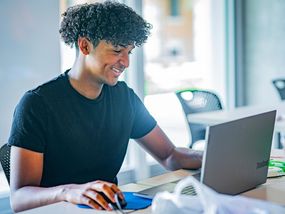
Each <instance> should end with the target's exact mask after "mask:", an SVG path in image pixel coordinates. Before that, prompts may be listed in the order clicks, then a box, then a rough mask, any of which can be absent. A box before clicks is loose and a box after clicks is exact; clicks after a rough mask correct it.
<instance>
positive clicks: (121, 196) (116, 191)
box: [111, 184, 125, 200]
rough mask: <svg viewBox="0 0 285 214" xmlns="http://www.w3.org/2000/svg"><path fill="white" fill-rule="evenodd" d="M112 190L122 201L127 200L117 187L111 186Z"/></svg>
mask: <svg viewBox="0 0 285 214" xmlns="http://www.w3.org/2000/svg"><path fill="white" fill-rule="evenodd" d="M111 189H112V190H113V191H114V192H115V193H117V194H118V195H119V197H120V198H121V199H122V200H123V199H125V196H124V194H123V193H122V191H121V190H120V189H119V188H118V186H117V185H115V184H111Z"/></svg>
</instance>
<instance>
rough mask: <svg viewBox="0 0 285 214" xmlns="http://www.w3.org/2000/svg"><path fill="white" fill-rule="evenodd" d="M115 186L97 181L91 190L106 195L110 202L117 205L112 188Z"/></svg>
mask: <svg viewBox="0 0 285 214" xmlns="http://www.w3.org/2000/svg"><path fill="white" fill-rule="evenodd" d="M113 185H115V184H112V183H109V182H104V181H97V182H95V183H93V184H92V185H91V188H90V189H93V190H95V191H96V192H102V194H104V195H106V196H107V198H108V199H110V201H112V202H113V203H115V202H116V201H115V193H116V191H114V190H113V189H112V186H113ZM115 186H116V185H115Z"/></svg>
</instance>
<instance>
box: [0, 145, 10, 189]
mask: <svg viewBox="0 0 285 214" xmlns="http://www.w3.org/2000/svg"><path fill="white" fill-rule="evenodd" d="M10 151H11V147H10V146H9V145H8V144H7V143H6V144H4V145H3V146H2V147H1V148H0V162H1V166H2V168H3V170H4V173H5V176H6V178H7V181H8V183H9V184H10Z"/></svg>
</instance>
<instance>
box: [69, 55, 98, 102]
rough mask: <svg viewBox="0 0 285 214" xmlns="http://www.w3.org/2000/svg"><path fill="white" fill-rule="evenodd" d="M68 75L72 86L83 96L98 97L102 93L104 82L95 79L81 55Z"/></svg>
mask: <svg viewBox="0 0 285 214" xmlns="http://www.w3.org/2000/svg"><path fill="white" fill-rule="evenodd" d="M68 76H69V81H70V84H71V86H72V87H73V88H74V89H75V90H76V91H77V92H78V93H80V94H81V95H82V96H84V97H86V98H88V99H96V98H97V97H98V96H99V95H100V93H101V91H102V87H103V84H98V82H96V81H94V80H93V78H92V76H91V75H90V73H89V71H88V69H87V68H86V67H85V66H84V61H83V60H82V59H80V56H79V57H78V58H77V59H76V61H75V63H74V65H73V66H72V68H71V70H70V71H69V72H68Z"/></svg>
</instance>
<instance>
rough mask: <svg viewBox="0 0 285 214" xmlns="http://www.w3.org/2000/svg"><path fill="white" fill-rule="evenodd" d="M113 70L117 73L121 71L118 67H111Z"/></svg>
mask: <svg viewBox="0 0 285 214" xmlns="http://www.w3.org/2000/svg"><path fill="white" fill-rule="evenodd" d="M112 69H113V70H114V71H115V72H117V73H122V72H123V71H121V70H119V69H117V68H114V67H113V68H112Z"/></svg>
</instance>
